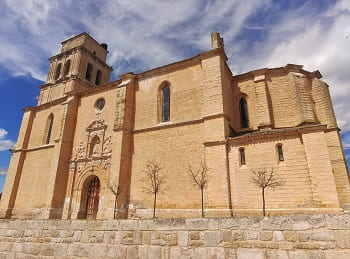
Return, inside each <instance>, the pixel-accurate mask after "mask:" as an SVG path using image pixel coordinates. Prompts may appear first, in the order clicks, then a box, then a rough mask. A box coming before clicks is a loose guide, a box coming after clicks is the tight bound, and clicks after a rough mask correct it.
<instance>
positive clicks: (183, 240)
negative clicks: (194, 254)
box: [177, 231, 188, 246]
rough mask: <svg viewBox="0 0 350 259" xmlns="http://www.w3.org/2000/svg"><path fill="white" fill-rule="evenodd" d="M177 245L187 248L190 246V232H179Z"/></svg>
mask: <svg viewBox="0 0 350 259" xmlns="http://www.w3.org/2000/svg"><path fill="white" fill-rule="evenodd" d="M177 244H178V246H187V245H188V232H187V231H179V232H178V233H177Z"/></svg>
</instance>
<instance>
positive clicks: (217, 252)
mask: <svg viewBox="0 0 350 259" xmlns="http://www.w3.org/2000/svg"><path fill="white" fill-rule="evenodd" d="M207 253H208V257H207V258H208V259H225V249H224V248H223V247H209V248H207Z"/></svg>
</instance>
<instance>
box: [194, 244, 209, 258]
mask: <svg viewBox="0 0 350 259" xmlns="http://www.w3.org/2000/svg"><path fill="white" fill-rule="evenodd" d="M207 255H208V252H207V248H204V247H196V248H194V249H193V258H195V259H202V258H208V257H207Z"/></svg>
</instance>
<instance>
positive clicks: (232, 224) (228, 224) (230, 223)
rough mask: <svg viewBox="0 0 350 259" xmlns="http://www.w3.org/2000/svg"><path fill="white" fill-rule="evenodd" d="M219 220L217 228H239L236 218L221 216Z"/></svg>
mask: <svg viewBox="0 0 350 259" xmlns="http://www.w3.org/2000/svg"><path fill="white" fill-rule="evenodd" d="M219 222H220V223H219V229H239V219H238V218H222V219H220V221H219Z"/></svg>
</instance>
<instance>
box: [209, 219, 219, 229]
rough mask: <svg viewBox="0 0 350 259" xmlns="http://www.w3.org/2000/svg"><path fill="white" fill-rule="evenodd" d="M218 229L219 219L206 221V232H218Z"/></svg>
mask: <svg viewBox="0 0 350 259" xmlns="http://www.w3.org/2000/svg"><path fill="white" fill-rule="evenodd" d="M218 229H219V219H215V218H211V219H209V221H208V230H218Z"/></svg>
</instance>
